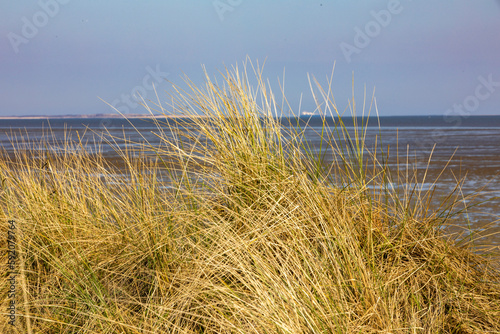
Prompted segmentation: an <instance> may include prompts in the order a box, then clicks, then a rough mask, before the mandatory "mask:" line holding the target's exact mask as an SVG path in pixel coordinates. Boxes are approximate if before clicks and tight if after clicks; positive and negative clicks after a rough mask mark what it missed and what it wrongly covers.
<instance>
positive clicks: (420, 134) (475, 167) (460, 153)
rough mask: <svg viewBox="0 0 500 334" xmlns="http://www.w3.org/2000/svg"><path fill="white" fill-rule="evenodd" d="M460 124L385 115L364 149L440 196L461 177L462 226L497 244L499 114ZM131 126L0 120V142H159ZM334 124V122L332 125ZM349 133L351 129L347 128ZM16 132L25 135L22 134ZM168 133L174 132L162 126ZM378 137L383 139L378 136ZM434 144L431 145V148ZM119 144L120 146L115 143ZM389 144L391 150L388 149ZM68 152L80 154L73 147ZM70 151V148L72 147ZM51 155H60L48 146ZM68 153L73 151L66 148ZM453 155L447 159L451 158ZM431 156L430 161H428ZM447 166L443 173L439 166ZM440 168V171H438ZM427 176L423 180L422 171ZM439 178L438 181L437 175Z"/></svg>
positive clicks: (330, 157) (313, 128)
mask: <svg viewBox="0 0 500 334" xmlns="http://www.w3.org/2000/svg"><path fill="white" fill-rule="evenodd" d="M463 123H464V124H461V125H460V126H457V125H456V124H447V123H445V122H443V119H442V118H441V117H437V118H436V117H435V118H432V119H430V118H428V117H427V118H426V117H420V118H418V117H417V118H408V117H407V118H401V117H400V118H398V117H393V118H386V119H385V120H384V121H383V122H382V127H381V128H378V127H377V126H376V125H377V123H375V124H372V125H374V126H370V127H368V128H367V132H366V147H367V149H368V151H371V152H374V151H375V147H376V148H377V154H378V155H377V156H378V157H379V159H380V158H381V148H383V150H384V154H387V152H388V151H389V153H390V154H389V159H388V165H389V166H390V167H391V170H396V169H398V168H399V170H405V168H406V159H407V157H408V156H409V157H410V159H409V160H410V161H412V163H411V168H413V167H415V168H416V169H417V171H418V175H419V177H420V179H419V181H420V182H422V185H421V186H422V189H423V190H426V189H431V188H433V187H436V195H435V196H436V197H435V198H440V197H442V196H444V194H446V193H447V192H449V191H450V190H452V189H453V187H454V186H455V185H456V183H457V180H458V179H461V178H462V177H465V180H464V182H463V185H462V188H461V191H462V192H463V194H464V195H468V194H471V193H477V192H479V194H478V196H477V198H476V201H477V202H483V201H487V202H485V203H483V204H481V205H478V206H476V207H473V208H470V209H469V210H468V212H467V216H468V219H469V222H467V220H466V219H465V218H466V217H464V218H462V219H461V222H462V223H461V224H462V225H463V226H464V227H467V224H469V223H470V225H471V227H472V228H473V229H477V230H482V231H483V233H484V235H485V236H484V237H481V238H478V240H477V242H476V243H477V245H479V246H485V247H486V246H492V247H497V248H498V247H500V174H499V173H500V118H498V117H497V118H494V117H493V118H489V119H488V118H477V117H476V118H474V117H470V118H469V119H467V120H466V122H463ZM133 125H134V126H135V127H136V128H137V129H138V130H139V132H140V134H139V133H137V132H136V130H135V129H134V126H132V124H129V123H128V122H127V121H126V120H123V119H53V120H51V121H50V131H49V124H48V123H47V121H46V120H22V121H20V120H0V146H1V147H3V149H4V150H5V151H7V153H12V152H13V146H12V144H11V142H10V141H11V139H12V138H13V134H16V135H17V137H18V141H23V140H24V141H28V142H31V143H36V142H38V141H39V140H40V139H41V138H42V137H45V138H47V137H50V136H49V133H50V132H51V133H53V134H54V136H55V137H56V138H59V139H62V138H64V133H65V132H66V133H67V134H68V133H70V134H71V137H72V138H73V139H76V138H78V137H77V136H76V134H77V133H78V134H79V135H80V136H81V137H82V136H83V133H84V132H85V131H86V126H88V127H89V128H90V129H93V130H94V131H96V133H93V132H92V131H90V130H88V129H87V131H86V134H85V136H83V138H84V142H86V143H87V145H89V146H92V145H93V144H95V143H96V142H100V139H99V136H98V135H97V134H98V133H100V132H101V131H102V130H104V128H106V129H107V130H108V131H109V134H111V135H113V136H116V137H119V138H124V137H126V138H127V139H129V140H131V141H135V142H143V141H144V140H147V141H149V142H150V143H151V144H152V145H153V146H155V145H159V143H160V140H159V138H158V137H157V136H156V135H154V134H153V132H157V130H156V126H155V125H154V124H152V123H151V121H146V122H145V121H141V120H134V121H133ZM332 126H333V123H332ZM348 129H350V130H349V131H352V129H353V128H352V127H351V128H348ZM320 130H321V122H319V121H318V119H316V120H313V121H312V122H310V123H309V125H308V126H307V127H306V128H305V130H304V131H305V138H306V139H307V140H308V141H310V143H312V145H313V147H315V148H316V149H318V150H319V147H320V142H321V141H320V137H319V135H318V133H319V132H320ZM20 131H22V133H23V137H24V138H21V137H20ZM165 135H166V136H172V134H171V133H170V132H169V131H168V130H167V129H166V130H165ZM380 138H382V140H381V139H380ZM434 145H435V146H434ZM117 147H118V148H123V147H124V144H123V143H122V142H120V141H119V140H118V141H117ZM324 147H325V146H323V150H324V151H323V153H324V154H325V164H331V163H333V161H334V159H335V158H336V156H335V154H333V152H332V151H331V150H325V149H324ZM388 148H389V149H388ZM71 150H72V153H77V152H78V150H79V149H78V147H74V148H73V149H71ZM71 150H70V151H71ZM101 152H102V153H103V154H104V155H105V156H106V157H107V158H108V159H110V160H113V159H114V160H116V161H117V158H118V155H117V153H116V152H115V149H113V147H112V146H110V145H108V144H106V143H102V145H101ZM52 153H61V152H57V150H52ZM70 153H71V152H70ZM452 157H453V159H452V160H451V161H450V158H452ZM429 158H430V162H429ZM445 167H447V168H446V169H445V170H444V171H443V169H444V168H445ZM442 171H443V173H441V172H442ZM424 174H426V178H425V180H423V175H424ZM439 175H440V177H439V179H438V180H437V181H436V182H434V181H435V180H436V178H437V177H438V176H439Z"/></svg>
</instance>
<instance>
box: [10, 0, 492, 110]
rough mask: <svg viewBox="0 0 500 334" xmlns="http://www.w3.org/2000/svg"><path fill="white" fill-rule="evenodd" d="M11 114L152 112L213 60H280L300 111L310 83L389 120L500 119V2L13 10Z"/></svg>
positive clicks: (273, 75) (322, 1)
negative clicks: (367, 105) (173, 87)
mask: <svg viewBox="0 0 500 334" xmlns="http://www.w3.org/2000/svg"><path fill="white" fill-rule="evenodd" d="M0 3H1V8H2V10H1V11H0V116H11V115H15V116H18V115H43V114H46V115H59V114H94V113H110V112H112V110H111V109H110V108H109V107H108V106H107V105H106V104H105V103H104V102H102V101H101V100H100V99H99V98H102V99H104V100H105V101H108V102H109V103H112V104H114V105H115V106H116V107H117V108H119V109H120V110H121V111H123V112H125V113H143V112H145V111H144V109H143V108H142V107H140V106H137V105H136V103H135V101H134V100H133V97H131V95H133V93H141V94H143V95H144V93H145V94H146V95H145V97H146V99H155V96H154V94H153V93H152V90H151V83H154V84H155V86H156V87H158V88H159V95H160V97H161V98H163V97H165V98H166V94H165V93H164V92H163V91H164V90H167V91H168V90H169V89H170V88H169V87H170V84H169V83H168V82H166V81H165V80H164V78H166V79H167V80H169V81H171V82H173V83H176V84H181V83H182V79H181V75H182V74H183V73H185V74H187V75H188V76H189V77H191V78H192V79H193V80H194V81H195V82H196V83H201V80H202V69H201V64H205V65H206V67H207V70H208V71H209V72H211V73H214V74H215V73H216V72H217V69H222V68H223V67H224V65H229V66H230V65H233V64H235V63H237V62H238V63H241V62H243V61H244V60H245V57H246V56H247V55H248V56H249V57H250V59H252V60H254V61H255V60H259V61H261V62H262V61H263V60H264V59H265V60H266V65H265V70H264V75H265V76H267V77H268V78H269V79H270V82H271V84H272V85H274V86H275V90H278V77H282V74H283V69H285V72H286V77H285V87H286V91H285V93H286V95H287V97H288V99H289V100H290V102H291V104H292V107H293V108H294V110H295V111H297V110H298V103H299V97H300V95H301V93H303V96H304V98H303V103H302V109H303V110H310V109H312V100H311V98H310V94H309V85H308V81H307V73H310V74H312V75H315V76H316V77H317V78H318V79H319V80H320V81H321V82H322V83H325V78H326V76H328V75H329V74H330V72H331V70H332V67H333V64H334V63H335V74H334V86H333V90H334V94H335V98H336V101H337V104H338V107H339V108H340V109H343V108H344V107H345V106H346V105H347V100H348V98H349V97H350V92H351V85H352V78H353V77H354V86H355V91H356V95H357V98H358V104H359V101H361V100H362V98H363V89H364V87H365V86H366V89H367V92H368V94H369V95H370V96H371V93H372V91H373V89H374V88H375V96H376V98H377V104H378V109H379V112H380V114H381V115H442V114H446V113H448V114H449V113H455V114H463V115H500V34H499V31H500V1H498V0H482V1H474V2H473V1H470V0H443V1H434V2H430V1H411V0H400V1H397V0H384V1H378V0H377V1H347V0H345V1H340V0H331V1H328V0H286V1H284V0H275V1H269V0H266V1H264V0H215V1H214V0H182V1H167V0H162V1H160V0H156V1H140V2H139V1H131V0H121V1H117V0H108V1H105V2H104V1H99V2H98V1H95V0H88V1H85V2H84V1H77V0H39V1H17V2H13V1H7V0H0Z"/></svg>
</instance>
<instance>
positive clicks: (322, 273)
mask: <svg viewBox="0 0 500 334" xmlns="http://www.w3.org/2000/svg"><path fill="white" fill-rule="evenodd" d="M247 68H248V69H253V70H252V72H251V73H250V74H252V75H253V74H255V78H256V79H255V80H254V79H252V80H254V81H255V82H256V84H255V85H253V86H252V85H250V80H249V79H248V77H249V76H250V75H249V73H247ZM222 77H223V80H224V81H223V83H222V84H218V83H217V82H215V81H214V80H211V79H210V78H209V77H208V76H207V78H206V85H205V86H204V87H195V86H194V85H193V84H192V83H191V82H190V81H189V80H187V83H188V84H189V87H190V90H189V91H183V90H180V89H178V90H177V91H175V94H174V95H173V96H172V100H171V101H172V103H171V104H172V105H171V106H165V107H164V106H162V105H161V104H160V103H158V104H156V106H155V109H156V110H159V111H161V112H165V113H166V112H167V111H166V110H167V109H169V110H170V109H171V110H174V109H175V110H178V111H179V112H181V113H182V114H183V115H184V116H187V117H189V116H195V115H198V114H199V113H201V114H202V115H203V116H204V117H193V118H192V119H191V120H190V121H189V122H185V121H182V120H180V119H179V120H178V123H177V124H176V125H175V126H174V125H172V123H171V122H170V125H169V124H168V123H162V122H161V121H159V120H158V121H157V125H158V130H157V132H156V134H157V136H158V137H159V138H161V145H160V146H159V147H154V146H152V145H149V144H148V143H142V144H138V143H135V144H134V143H129V146H128V148H127V150H123V151H119V153H120V154H121V157H122V160H123V161H122V163H123V165H124V166H125V167H124V168H122V170H120V171H119V170H118V169H117V168H116V167H114V166H112V165H110V164H108V163H107V162H106V160H105V159H104V158H103V156H102V154H100V153H99V151H98V148H94V150H93V151H91V150H90V149H89V148H88V147H86V146H84V145H83V143H82V142H71V141H65V142H63V143H57V142H53V141H50V140H46V141H45V142H44V143H43V145H42V147H43V146H44V147H45V148H52V150H50V149H48V150H43V151H42V150H40V149H38V148H33V147H29V146H23V144H22V143H21V142H20V143H18V148H17V151H16V155H15V156H7V155H6V154H4V156H3V158H2V160H1V166H0V168H1V170H0V177H1V181H2V182H1V184H2V188H1V190H0V201H1V208H2V210H1V211H0V215H1V221H2V224H1V228H2V235H3V236H5V235H6V233H7V228H8V227H7V224H6V223H7V221H8V220H9V219H13V220H15V222H16V224H17V238H18V242H17V250H18V253H19V254H20V255H21V256H20V257H19V261H18V263H17V265H18V268H21V269H20V270H21V272H20V274H19V276H18V281H17V289H18V291H17V294H16V306H17V319H16V325H15V326H11V325H9V324H8V318H7V312H6V310H7V305H8V303H9V298H8V297H7V286H8V284H7V278H8V277H7V275H3V276H2V277H1V280H2V282H1V285H0V286H1V287H2V292H1V293H2V310H1V311H0V313H2V315H5V316H2V317H1V320H0V332H2V333H9V332H12V333H498V332H500V320H499V319H500V286H499V284H498V283H499V277H500V275H499V272H498V271H497V270H496V269H494V267H493V266H492V264H491V263H490V262H488V260H486V259H485V258H484V257H483V256H479V255H477V254H476V253H474V252H473V249H472V247H471V246H470V244H469V243H466V242H463V243H459V241H461V240H460V238H459V237H453V236H449V235H447V234H446V233H447V232H446V231H447V230H446V228H445V227H446V225H447V224H448V220H449V219H452V218H453V217H451V214H452V213H453V212H455V211H460V210H459V208H458V206H459V205H461V204H460V203H461V202H460V199H461V198H460V196H457V194H456V193H459V191H458V190H457V191H456V192H455V193H452V194H450V196H448V198H446V199H445V201H443V203H441V205H439V203H437V205H433V207H435V209H434V210H431V209H430V207H431V205H430V203H432V202H433V199H432V193H426V192H418V191H416V190H415V189H418V187H412V186H408V185H412V184H413V185H418V183H417V182H418V180H417V179H416V174H415V173H411V171H410V172H409V171H408V170H407V169H405V170H397V171H389V170H388V168H387V164H386V163H385V161H386V159H387V157H386V156H384V154H385V153H384V152H380V151H379V152H378V153H375V152H372V153H369V152H368V151H367V148H366V147H364V140H363V139H364V134H365V133H364V127H363V124H358V126H357V129H359V130H358V131H357V132H355V133H353V132H352V131H349V130H348V129H347V127H345V126H344V125H343V123H342V118H341V115H339V113H338V112H337V109H336V105H335V101H334V100H333V98H332V95H331V89H330V88H328V89H325V90H324V89H323V88H321V86H319V85H318V86H316V85H315V86H314V87H315V88H314V90H313V92H314V94H315V98H316V102H317V106H318V109H321V111H322V112H323V113H324V112H326V113H332V114H333V116H336V117H337V119H338V120H339V122H338V127H336V128H335V129H333V130H330V128H327V127H325V128H324V129H323V133H322V134H321V135H322V138H323V141H324V144H323V145H325V146H324V148H323V151H324V149H326V148H328V149H329V150H330V152H333V154H334V155H335V157H336V159H335V160H334V161H335V162H334V163H333V165H331V166H326V167H325V164H324V163H322V155H321V153H319V154H317V153H316V154H315V153H314V152H315V151H314V150H312V149H311V148H310V147H309V145H308V143H307V141H305V139H304V136H303V131H302V129H301V126H300V124H297V125H296V126H293V127H288V126H284V125H282V124H281V123H280V122H279V121H278V120H277V118H275V117H274V116H276V115H277V110H278V107H277V106H276V103H275V100H274V95H273V94H272V92H271V91H270V90H269V88H268V86H267V85H266V83H265V81H264V80H263V79H262V72H261V68H259V67H250V66H248V67H247V66H245V67H244V68H243V70H239V69H238V68H233V69H232V70H231V71H229V70H228V71H227V72H225V73H223V74H222ZM328 87H330V85H328ZM171 107H172V108H171ZM355 107H356V106H355V105H354V104H353V102H352V103H351V104H350V108H351V113H355ZM147 108H150V107H147ZM105 140H108V141H109V142H110V143H111V144H112V143H113V141H115V140H117V139H113V138H110V137H106V138H105ZM54 149H57V151H58V153H57V154H48V153H47V152H53V151H54ZM123 169H125V171H123ZM123 174H125V177H123ZM120 175H121V176H122V177H121V178H120ZM398 182H399V184H400V185H407V186H406V187H399V188H398V189H401V188H402V189H403V190H400V191H397V190H395V189H392V188H391V187H389V186H388V185H391V184H395V183H396V184H397V183H398ZM376 189H379V190H380V191H378V190H376ZM457 189H459V188H457ZM450 203H451V204H450ZM434 204H436V203H434ZM0 242H1V245H2V252H1V255H0V256H1V257H2V263H7V251H6V249H7V242H6V238H5V237H3V238H2V240H0ZM20 262H22V266H20V265H21V263H20Z"/></svg>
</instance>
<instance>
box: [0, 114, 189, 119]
mask: <svg viewBox="0 0 500 334" xmlns="http://www.w3.org/2000/svg"><path fill="white" fill-rule="evenodd" d="M178 117H186V116H182V115H151V114H123V115H120V114H90V115H89V114H85V115H40V116H0V119H61V118H64V119H71V118H178ZM190 117H192V116H190Z"/></svg>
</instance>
